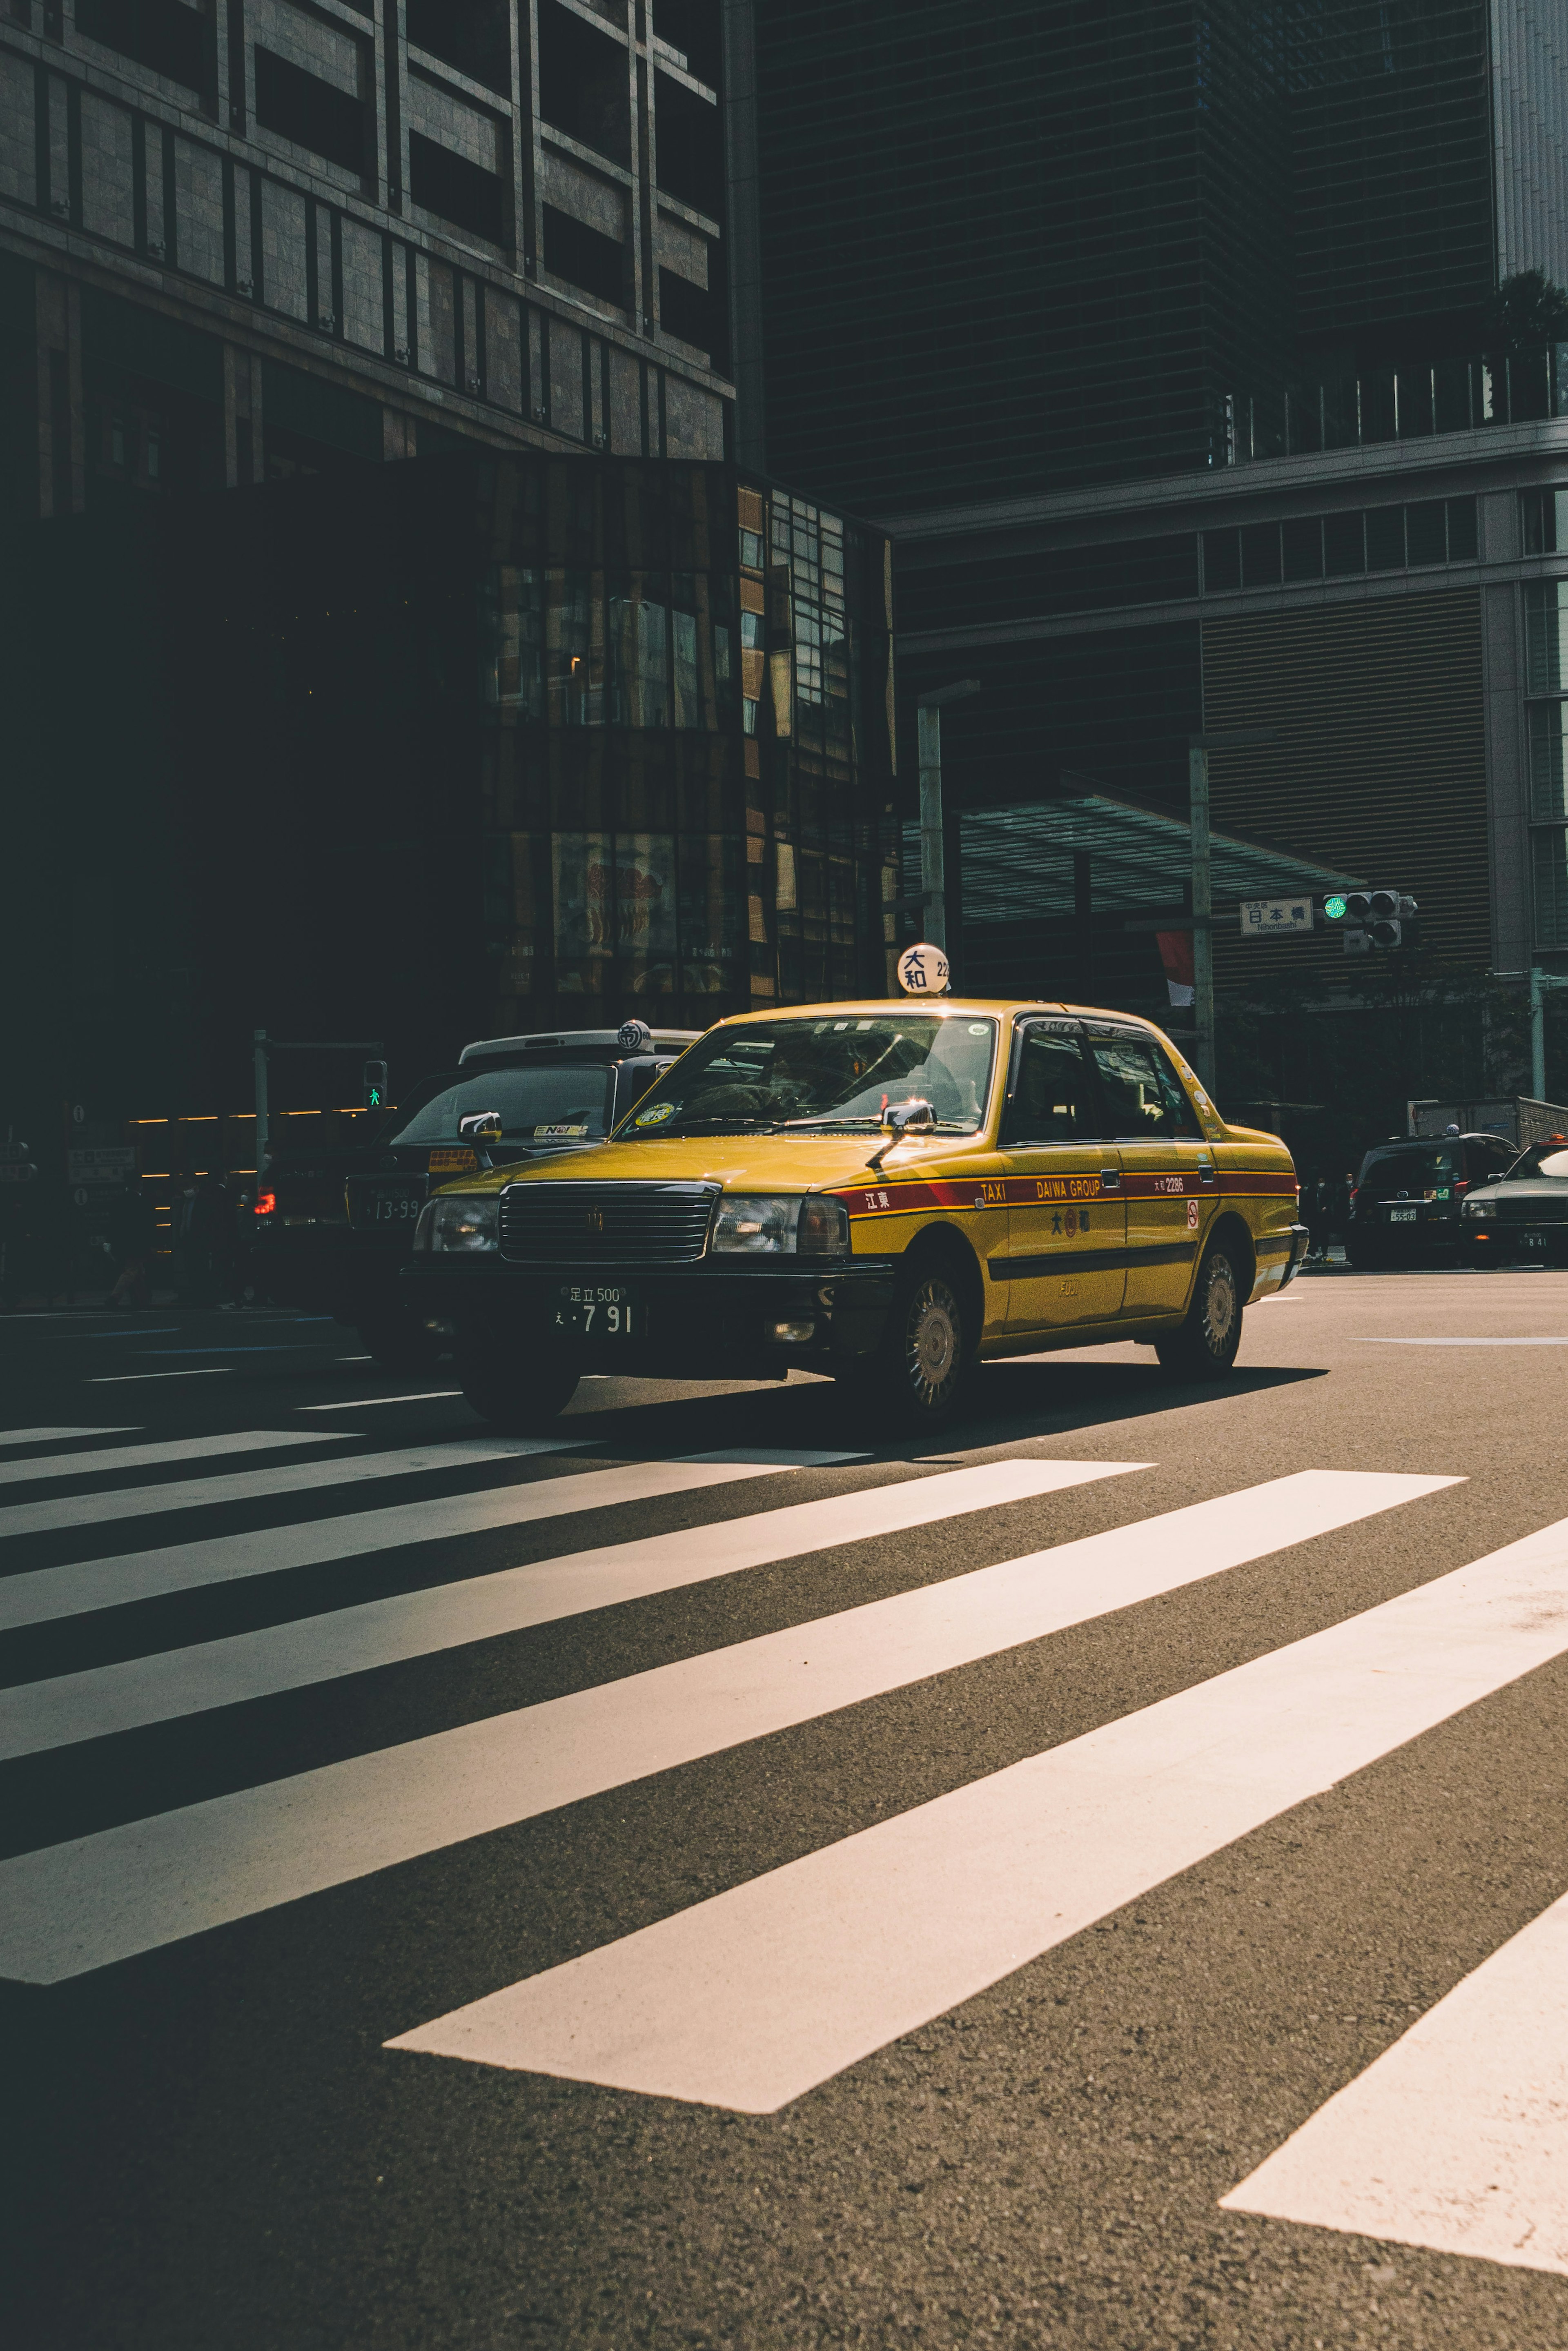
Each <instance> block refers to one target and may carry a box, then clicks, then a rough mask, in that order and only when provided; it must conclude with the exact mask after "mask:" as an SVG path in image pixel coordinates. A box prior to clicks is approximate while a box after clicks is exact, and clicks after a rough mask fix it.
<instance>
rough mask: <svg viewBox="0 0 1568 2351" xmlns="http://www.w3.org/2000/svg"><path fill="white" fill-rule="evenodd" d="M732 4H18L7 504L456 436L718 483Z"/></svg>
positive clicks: (347, 458)
mask: <svg viewBox="0 0 1568 2351" xmlns="http://www.w3.org/2000/svg"><path fill="white" fill-rule="evenodd" d="M719 5H720V0H520V5H517V0H309V5H304V0H5V6H4V7H3V8H0V345H3V346H4V347H5V351H6V354H7V359H6V363H5V370H4V381H3V382H0V405H3V408H4V423H5V450H6V456H5V469H6V479H5V485H4V493H5V499H6V503H7V504H8V506H9V507H10V508H11V510H12V512H13V513H14V514H19V515H22V516H26V515H37V514H42V515H45V516H54V515H65V514H70V513H75V512H78V511H80V510H81V509H82V508H83V507H92V506H94V505H98V504H102V503H103V502H104V501H105V500H106V499H111V498H112V497H114V496H116V495H124V494H128V493H131V492H133V491H140V492H141V493H144V494H145V493H150V492H155V491H161V490H168V489H178V488H182V487H196V486H221V485H224V484H228V485H231V486H232V485H238V484H243V483H255V482H263V481H273V480H279V479H286V478H287V477H289V476H290V475H297V474H304V475H325V474H329V473H331V472H335V471H340V470H342V469H343V468H345V467H347V466H350V465H363V464H379V463H381V462H382V461H383V460H385V459H387V458H396V457H404V456H410V455H414V454H415V453H416V452H418V453H423V454H430V453H432V452H435V451H441V450H446V449H450V448H451V447H453V446H454V445H455V444H463V443H465V442H467V443H476V444H481V445H485V446H488V447H491V448H496V449H505V448H516V447H518V446H531V447H538V448H553V449H571V448H576V449H585V450H598V451H604V452H609V453H612V454H615V455H628V456H634V457H643V456H653V457H663V456H671V457H680V458H701V459H708V460H719V459H722V458H723V457H724V456H725V455H727V452H728V450H729V449H730V448H731V446H732V444H733V439H734V433H733V407H734V387H733V381H732V374H733V370H732V363H731V359H730V326H729V317H730V287H731V283H732V278H733V276H734V273H732V271H731V267H730V262H729V226H728V221H727V198H726V193H725V190H726V177H727V137H728V132H727V106H726V94H725V89H724V80H725V66H724V57H723V44H722V42H721V37H720V29H719ZM744 274H745V273H744V272H742V273H741V276H742V277H743V278H744ZM742 291H743V295H744V287H743V288H742Z"/></svg>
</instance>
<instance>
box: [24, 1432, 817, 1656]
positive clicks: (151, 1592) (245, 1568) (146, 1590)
mask: <svg viewBox="0 0 1568 2351" xmlns="http://www.w3.org/2000/svg"><path fill="white" fill-rule="evenodd" d="M592 1441H593V1440H592V1439H591V1438H589V1437H572V1438H567V1437H562V1438H559V1439H552V1440H547V1439H544V1438H539V1439H526V1440H525V1439H515V1440H513V1441H512V1442H511V1443H510V1444H509V1445H508V1447H507V1450H508V1451H515V1452H517V1453H519V1454H522V1453H530V1452H531V1453H575V1452H580V1451H581V1450H582V1449H583V1448H584V1447H585V1446H587V1445H589V1444H591V1442H592ZM368 1458H373V1459H376V1460H385V1459H393V1460H395V1459H400V1458H402V1457H401V1456H399V1455H382V1454H377V1455H373V1456H371V1457H368ZM803 1466H805V1465H803V1463H802V1461H801V1459H800V1456H799V1455H798V1454H775V1455H774V1456H772V1458H768V1459H765V1460H745V1459H737V1461H735V1462H734V1463H732V1464H729V1465H724V1464H716V1463H711V1462H703V1461H696V1462H690V1461H682V1460H680V1459H679V1458H677V1459H675V1460H674V1461H629V1462H625V1463H622V1465H620V1466H619V1467H618V1468H612V1469H591V1470H584V1471H583V1472H582V1473H581V1474H580V1476H579V1475H573V1476H572V1477H570V1478H549V1479H541V1480H540V1481H539V1482H538V1483H537V1484H534V1485H527V1486H491V1487H487V1488H486V1489H485V1490H484V1491H483V1492H481V1493H477V1494H452V1495H447V1496H444V1498H442V1499H439V1500H436V1501H431V1502H403V1503H399V1504H392V1505H391V1506H389V1507H388V1508H387V1509H385V1510H359V1511H356V1512H354V1513H353V1514H352V1515H345V1516H344V1517H342V1518H337V1519H317V1520H313V1521H312V1522H311V1523H310V1524H309V1525H307V1526H302V1527H266V1528H263V1529H261V1530H260V1531H258V1532H256V1533H254V1534H238V1535H219V1536H215V1537H214V1538H212V1539H211V1540H209V1541H205V1542H192V1543H171V1544H169V1545H168V1546H167V1548H166V1549H164V1550H162V1551H134V1552H123V1553H121V1554H120V1556H119V1557H117V1558H114V1559H89V1560H83V1561H81V1562H78V1563H77V1564H75V1565H73V1566H70V1567H46V1568H39V1569H37V1571H36V1572H35V1573H32V1574H29V1575H11V1576H5V1577H0V1632H12V1631H14V1630H15V1629H16V1626H17V1625H43V1624H49V1623H52V1622H53V1621H55V1620H56V1619H57V1618H59V1617H62V1616H80V1615H83V1614H86V1613H87V1612H88V1611H89V1609H93V1608H116V1607H121V1606H124V1605H125V1604H127V1603H129V1602H131V1601H135V1600H151V1599H153V1598H156V1597H157V1596H158V1595H160V1594H161V1593H166V1592H192V1591H195V1590H198V1589H199V1588H201V1587H202V1586H203V1585H205V1584H209V1583H232V1582H235V1581H236V1580H238V1579H239V1578H241V1577H244V1576H250V1575H277V1574H281V1573H284V1572H285V1571H286V1570H287V1569H289V1568H296V1567H324V1566H325V1565H326V1564H327V1563H328V1562H329V1561H330V1560H337V1559H359V1558H362V1557H363V1556H364V1555H365V1554H366V1553H368V1552H376V1551H390V1550H393V1549H398V1548H402V1546H404V1545H407V1544H410V1543H422V1542H444V1541H449V1540H451V1539H453V1538H454V1537H456V1536H459V1535H473V1534H489V1533H493V1532H494V1531H496V1530H497V1528H499V1527H514V1526H528V1525H531V1524H532V1523H533V1522H534V1521H535V1520H539V1519H556V1518H561V1517H564V1516H567V1515H569V1514H570V1513H571V1512H574V1511H578V1510H608V1509H611V1508H612V1507H613V1506H615V1505H617V1504H619V1503H622V1502H647V1501H653V1500H655V1499H658V1498H659V1497H660V1496H662V1495H665V1494H684V1493H687V1492H696V1491H700V1489H702V1488H704V1487H706V1486H722V1485H725V1484H727V1483H728V1482H730V1480H731V1479H737V1478H766V1477H768V1475H769V1474H770V1473H771V1472H772V1471H774V1470H776V1469H785V1468H801V1467H803ZM731 1523H732V1524H733V1523H734V1522H733V1521H732V1522H731ZM741 1523H742V1524H746V1523H748V1521H744V1520H743V1521H741ZM693 1540H694V1538H693V1536H692V1535H690V1534H685V1533H683V1534H675V1535H653V1536H650V1537H649V1538H648V1541H649V1543H650V1544H651V1545H652V1546H653V1555H654V1556H656V1557H659V1558H663V1557H665V1556H669V1557H672V1558H675V1559H684V1558H685V1556H686V1555H687V1554H688V1553H689V1552H690V1547H691V1544H692V1541H693ZM629 1548H630V1547H629V1546H624V1545H621V1544H616V1545H613V1546H612V1548H611V1550H610V1552H608V1553H607V1554H606V1556H609V1557H612V1558H615V1559H621V1558H622V1557H623V1555H624V1554H625V1552H627V1551H628V1549H629ZM596 1556H598V1554H596V1553H581V1554H579V1559H578V1562H576V1563H577V1564H581V1563H583V1562H585V1561H588V1560H591V1559H592V1558H594V1557H596ZM741 1563H742V1564H744V1563H745V1562H741ZM708 1572H709V1573H714V1574H716V1573H720V1572H721V1571H720V1570H719V1569H717V1568H714V1569H710V1570H709V1571H708ZM529 1573H538V1570H537V1569H533V1570H530V1571H529ZM676 1580H677V1581H679V1580H682V1579H676ZM650 1588H652V1589H663V1586H662V1585H653V1586H651V1587H650Z"/></svg>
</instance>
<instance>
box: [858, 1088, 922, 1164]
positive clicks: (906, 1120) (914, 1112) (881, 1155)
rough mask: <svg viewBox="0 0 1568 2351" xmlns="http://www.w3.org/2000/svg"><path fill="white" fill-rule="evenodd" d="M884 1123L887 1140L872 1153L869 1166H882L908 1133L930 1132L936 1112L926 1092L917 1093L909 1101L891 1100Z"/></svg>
mask: <svg viewBox="0 0 1568 2351" xmlns="http://www.w3.org/2000/svg"><path fill="white" fill-rule="evenodd" d="M882 1123H883V1133H884V1134H886V1136H887V1141H886V1142H885V1143H884V1144H881V1145H880V1146H879V1148H878V1149H877V1150H875V1151H873V1153H872V1155H871V1157H870V1158H869V1159H868V1160H867V1161H866V1165H867V1166H868V1167H880V1166H881V1165H882V1163H883V1160H884V1159H885V1158H886V1157H887V1155H888V1153H889V1152H890V1151H891V1150H892V1149H893V1146H894V1144H895V1143H902V1142H903V1140H904V1136H905V1135H906V1134H929V1133H930V1132H931V1130H932V1128H933V1127H934V1126H935V1125H936V1112H935V1111H934V1110H933V1109H932V1107H931V1104H930V1103H929V1102H927V1101H926V1099H925V1096H924V1094H916V1095H915V1097H914V1098H913V1100H911V1101H909V1102H890V1103H889V1105H888V1107H887V1108H886V1110H884V1111H883V1114H882Z"/></svg>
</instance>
